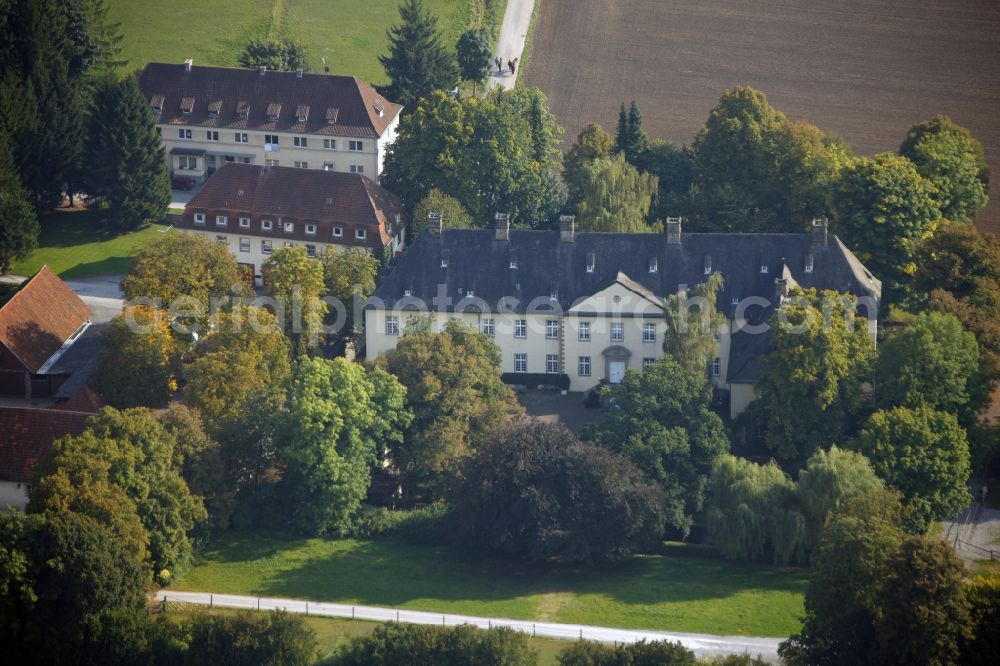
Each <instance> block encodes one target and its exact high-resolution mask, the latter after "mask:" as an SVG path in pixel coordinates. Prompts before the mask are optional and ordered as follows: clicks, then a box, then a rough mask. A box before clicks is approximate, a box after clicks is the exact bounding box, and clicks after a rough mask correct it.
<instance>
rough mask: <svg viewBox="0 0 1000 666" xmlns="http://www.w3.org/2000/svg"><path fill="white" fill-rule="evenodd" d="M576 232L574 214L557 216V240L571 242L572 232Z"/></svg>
mask: <svg viewBox="0 0 1000 666" xmlns="http://www.w3.org/2000/svg"><path fill="white" fill-rule="evenodd" d="M575 232H576V215H560V216H559V240H560V241H561V242H563V243H572V242H573V234H574V233H575Z"/></svg>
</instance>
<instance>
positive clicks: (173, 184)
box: [170, 176, 195, 190]
mask: <svg viewBox="0 0 1000 666" xmlns="http://www.w3.org/2000/svg"><path fill="white" fill-rule="evenodd" d="M194 186H195V182H194V178H192V177H191V176H174V177H173V178H171V179H170V188H171V189H174V190H190V189H192V188H194Z"/></svg>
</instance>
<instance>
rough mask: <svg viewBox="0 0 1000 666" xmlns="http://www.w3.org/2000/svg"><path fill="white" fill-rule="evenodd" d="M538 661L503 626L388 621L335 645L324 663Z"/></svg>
mask: <svg viewBox="0 0 1000 666" xmlns="http://www.w3.org/2000/svg"><path fill="white" fill-rule="evenodd" d="M537 661H538V655H537V654H536V653H535V652H534V651H533V650H532V649H531V648H530V647H529V646H528V637H527V636H526V635H525V634H522V633H520V632H517V631H515V630H513V629H510V628H508V627H493V628H492V629H477V628H475V627H473V626H471V625H462V626H458V627H449V628H444V627H433V626H419V625H414V624H396V623H395V622H389V623H387V624H380V625H378V626H377V627H376V628H375V631H373V632H372V633H370V634H366V635H363V636H358V637H357V638H354V639H352V640H351V641H350V643H349V644H348V645H345V646H342V647H340V648H339V649H338V650H336V651H335V653H334V655H333V656H332V657H331V658H330V660H329V662H328V663H329V664H330V666H394V665H395V664H435V665H436V666H464V665H465V664H470V663H483V664H492V665H493V666H535V664H536V663H537Z"/></svg>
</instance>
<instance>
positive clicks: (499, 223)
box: [494, 213, 510, 241]
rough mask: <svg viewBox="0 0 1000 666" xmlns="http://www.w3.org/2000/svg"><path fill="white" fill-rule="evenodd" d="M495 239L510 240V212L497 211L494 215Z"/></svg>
mask: <svg viewBox="0 0 1000 666" xmlns="http://www.w3.org/2000/svg"><path fill="white" fill-rule="evenodd" d="M495 220H496V222H495V224H494V226H495V228H496V239H497V240H499V241H506V240H510V213H497V214H496V216H495Z"/></svg>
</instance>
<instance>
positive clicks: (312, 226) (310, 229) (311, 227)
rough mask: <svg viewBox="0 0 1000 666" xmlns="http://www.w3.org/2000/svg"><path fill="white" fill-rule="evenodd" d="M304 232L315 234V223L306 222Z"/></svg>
mask: <svg viewBox="0 0 1000 666" xmlns="http://www.w3.org/2000/svg"><path fill="white" fill-rule="evenodd" d="M306 233H307V234H311V235H313V236H315V235H316V225H315V224H307V225H306Z"/></svg>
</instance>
